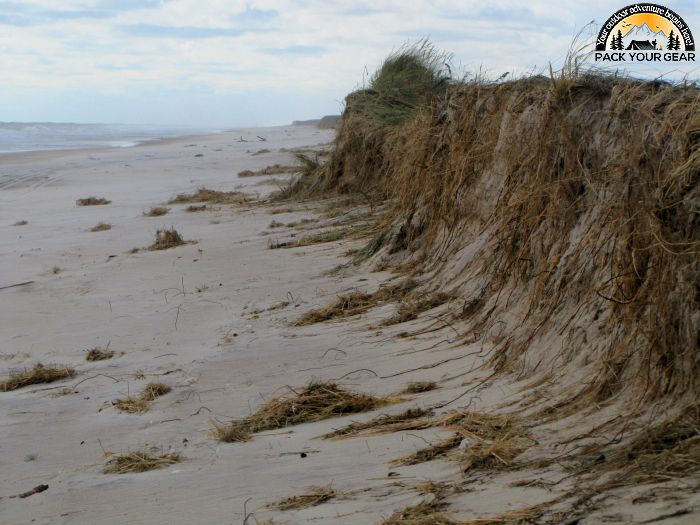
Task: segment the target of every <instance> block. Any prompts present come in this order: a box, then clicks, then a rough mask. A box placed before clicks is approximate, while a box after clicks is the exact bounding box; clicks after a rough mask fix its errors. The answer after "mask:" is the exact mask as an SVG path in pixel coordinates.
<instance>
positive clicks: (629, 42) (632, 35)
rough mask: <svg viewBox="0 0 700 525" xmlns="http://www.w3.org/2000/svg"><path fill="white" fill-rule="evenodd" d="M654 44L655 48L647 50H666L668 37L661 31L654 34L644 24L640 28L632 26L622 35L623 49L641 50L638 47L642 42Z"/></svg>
mask: <svg viewBox="0 0 700 525" xmlns="http://www.w3.org/2000/svg"><path fill="white" fill-rule="evenodd" d="M654 41H655V42H656V46H655V47H653V46H652V47H649V48H648V49H666V48H668V35H666V34H665V33H664V31H663V29H659V30H658V31H656V32H654V30H653V29H651V28H650V27H649V26H648V25H647V23H646V22H644V23H643V24H642V25H641V26H633V27H631V28H630V30H629V31H628V32H627V33H626V34H623V36H622V45H623V47H624V49H643V47H639V46H640V43H642V42H649V43H652V42H654Z"/></svg>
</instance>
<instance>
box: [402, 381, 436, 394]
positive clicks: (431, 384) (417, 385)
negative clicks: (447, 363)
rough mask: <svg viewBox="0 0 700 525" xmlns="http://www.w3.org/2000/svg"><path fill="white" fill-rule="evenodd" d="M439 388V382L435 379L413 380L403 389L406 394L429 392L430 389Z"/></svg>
mask: <svg viewBox="0 0 700 525" xmlns="http://www.w3.org/2000/svg"><path fill="white" fill-rule="evenodd" d="M436 388H437V383H435V381H411V382H410V383H408V384H406V387H405V388H404V389H403V393H404V394H420V393H421V392H429V391H430V390H435V389H436Z"/></svg>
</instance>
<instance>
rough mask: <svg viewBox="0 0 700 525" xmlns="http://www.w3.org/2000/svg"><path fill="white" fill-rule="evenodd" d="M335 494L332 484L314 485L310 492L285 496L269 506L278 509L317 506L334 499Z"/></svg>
mask: <svg viewBox="0 0 700 525" xmlns="http://www.w3.org/2000/svg"><path fill="white" fill-rule="evenodd" d="M335 496H336V492H335V490H333V489H332V488H331V487H330V485H329V486H327V487H312V488H311V489H310V490H309V492H307V493H305V494H300V495H298V496H290V497H289V498H284V499H283V500H281V501H278V502H277V503H274V504H272V505H270V506H269V508H271V509H277V510H293V509H307V508H309V507H315V506H316V505H320V504H321V503H325V502H326V501H328V500H330V499H333V498H334V497H335Z"/></svg>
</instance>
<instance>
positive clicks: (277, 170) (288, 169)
mask: <svg viewBox="0 0 700 525" xmlns="http://www.w3.org/2000/svg"><path fill="white" fill-rule="evenodd" d="M298 171H299V167H298V166H282V165H280V164H273V165H272V166H266V167H264V168H262V169H259V170H256V171H253V170H243V171H240V172H238V176H239V177H258V176H261V175H279V174H282V173H297V172H298Z"/></svg>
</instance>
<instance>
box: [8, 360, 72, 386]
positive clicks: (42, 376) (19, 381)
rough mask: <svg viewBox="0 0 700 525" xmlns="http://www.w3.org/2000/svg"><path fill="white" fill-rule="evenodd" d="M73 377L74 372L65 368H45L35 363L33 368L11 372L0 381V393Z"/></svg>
mask: <svg viewBox="0 0 700 525" xmlns="http://www.w3.org/2000/svg"><path fill="white" fill-rule="evenodd" d="M74 375H75V370H74V369H73V368H70V367H67V366H57V365H51V366H45V365H43V364H41V363H37V364H36V365H34V367H33V368H30V369H28V370H27V369H24V370H13V371H11V372H10V376H9V377H8V378H7V379H5V380H4V381H0V392H9V391H10V390H17V389H18V388H22V387H24V386H27V385H35V384H39V383H53V382H54V381H60V380H61V379H68V378H70V377H73V376H74Z"/></svg>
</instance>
